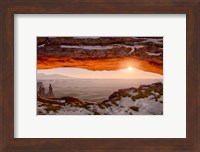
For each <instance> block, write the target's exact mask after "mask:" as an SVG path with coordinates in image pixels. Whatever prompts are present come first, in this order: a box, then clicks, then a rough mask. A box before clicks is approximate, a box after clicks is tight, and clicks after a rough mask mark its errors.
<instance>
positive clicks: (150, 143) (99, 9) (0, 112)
mask: <svg viewBox="0 0 200 152" xmlns="http://www.w3.org/2000/svg"><path fill="white" fill-rule="evenodd" d="M14 14H186V16H187V18H186V19H187V24H186V26H187V31H186V34H187V42H186V43H187V47H186V48H187V53H186V54H187V65H186V68H187V72H186V77H187V80H186V85H187V86H186V88H187V94H186V99H187V102H186V106H187V116H186V121H187V124H186V125H187V129H186V135H187V138H184V139H178V138H177V139H158V138H157V139H156V138H153V139H148V138H145V139H136V138H131V139H102V138H99V139H90V138H87V139H70V138H66V139H24V138H23V139H21V138H20V139H15V138H14ZM199 41H200V0H182V1H181V0H165V1H164V0H149V1H147V0H140V1H139V0H96V2H94V1H92V0H82V1H81V0H74V1H70V0H66V1H64V0H57V1H53V0H0V57H1V59H0V65H1V66H0V78H1V79H0V151H4V152H8V151H24V152H26V151H56V152H58V151H70V152H75V151H76V152H77V151H84V152H86V151H92V152H95V151H96V152H104V151H110V152H111V151H112V152H117V151H119V152H129V151H141V152H142V151H151V152H156V151H157V152H158V151H165V152H175V151H179V152H180V151H184V152H186V151H187V152H198V151H200V103H199V102H200V100H199V99H200V93H199V86H200V82H199V71H200V70H199V67H200V66H199V65H200V62H199V57H200V54H199V52H200V46H199V45H200V43H199ZM177 121H178V120H177Z"/></svg>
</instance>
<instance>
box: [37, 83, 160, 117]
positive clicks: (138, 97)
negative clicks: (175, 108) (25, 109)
mask: <svg viewBox="0 0 200 152" xmlns="http://www.w3.org/2000/svg"><path fill="white" fill-rule="evenodd" d="M37 101H38V114H61V115H162V114H163V84H162V83H161V82H160V83H153V84H151V85H142V86H140V87H139V88H128V89H120V90H118V91H116V92H114V93H113V94H111V95H110V96H109V97H108V99H107V100H105V101H102V102H98V103H92V102H87V101H86V102H83V101H80V100H79V99H76V98H73V97H69V96H67V97H62V98H45V97H41V96H38V98H37Z"/></svg>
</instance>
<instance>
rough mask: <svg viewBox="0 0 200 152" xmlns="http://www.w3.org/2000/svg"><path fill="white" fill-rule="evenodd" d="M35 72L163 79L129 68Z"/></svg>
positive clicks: (90, 76)
mask: <svg viewBox="0 0 200 152" xmlns="http://www.w3.org/2000/svg"><path fill="white" fill-rule="evenodd" d="M37 72H38V73H43V74H46V75H51V74H60V75H65V76H68V77H74V78H82V79H162V77H163V76H162V75H160V74H156V73H151V72H146V71H142V70H139V69H136V68H133V67H130V66H129V67H127V68H126V69H120V70H116V71H114V70H113V71H106V70H103V71H91V70H87V69H82V68H53V69H45V70H37Z"/></svg>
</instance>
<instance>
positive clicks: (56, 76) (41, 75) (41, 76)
mask: <svg viewBox="0 0 200 152" xmlns="http://www.w3.org/2000/svg"><path fill="white" fill-rule="evenodd" d="M37 79H74V78H73V77H68V76H64V75H61V74H50V75H47V74H44V73H37Z"/></svg>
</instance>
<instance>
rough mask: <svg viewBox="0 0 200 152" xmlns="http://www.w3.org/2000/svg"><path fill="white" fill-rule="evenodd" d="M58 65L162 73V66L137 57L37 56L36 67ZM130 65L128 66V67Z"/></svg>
mask: <svg viewBox="0 0 200 152" xmlns="http://www.w3.org/2000/svg"><path fill="white" fill-rule="evenodd" d="M60 67H73V68H83V69H88V70H92V71H102V70H119V69H127V67H128V70H129V71H131V70H133V67H134V68H137V69H140V70H143V71H148V72H154V73H158V74H163V68H162V67H160V66H155V65H153V64H151V63H150V62H149V61H147V60H140V59H137V58H133V57H132V58H130V57H124V58H111V59H71V58H63V57H61V58H54V57H48V56H43V57H42V56H40V57H38V62H37V69H38V70H40V69H51V68H60ZM129 67H130V68H129Z"/></svg>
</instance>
